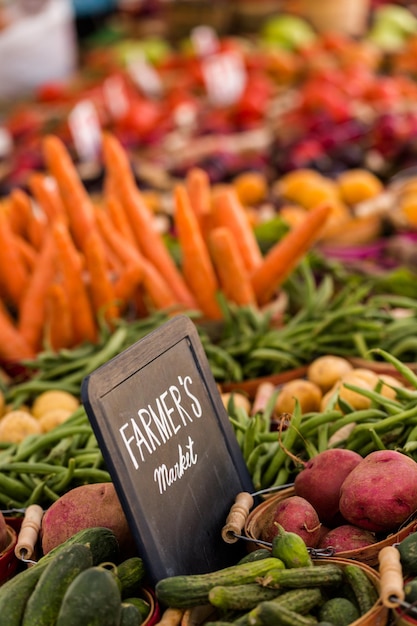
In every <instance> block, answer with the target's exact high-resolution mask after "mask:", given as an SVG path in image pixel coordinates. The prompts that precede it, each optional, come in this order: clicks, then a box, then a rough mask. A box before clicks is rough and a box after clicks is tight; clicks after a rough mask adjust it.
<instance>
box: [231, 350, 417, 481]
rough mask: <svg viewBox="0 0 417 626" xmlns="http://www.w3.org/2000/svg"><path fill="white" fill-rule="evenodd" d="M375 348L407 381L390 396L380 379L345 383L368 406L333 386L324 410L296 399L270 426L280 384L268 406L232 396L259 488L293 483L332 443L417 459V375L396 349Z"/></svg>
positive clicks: (236, 424) (234, 419)
mask: <svg viewBox="0 0 417 626" xmlns="http://www.w3.org/2000/svg"><path fill="white" fill-rule="evenodd" d="M376 352H377V356H379V357H380V358H382V359H385V360H386V361H388V362H389V363H390V364H391V365H393V366H394V367H395V368H396V370H397V371H398V373H399V374H400V376H401V377H402V378H403V380H404V381H405V383H406V385H405V386H401V387H400V386H398V387H397V386H396V387H395V389H396V397H395V399H391V398H387V397H386V395H383V394H382V393H381V389H380V385H377V386H376V388H375V389H374V390H368V389H363V388H362V387H358V386H356V385H350V384H347V383H346V387H348V388H349V389H351V390H352V391H355V392H356V393H359V394H362V395H363V396H364V397H366V398H368V399H369V400H370V406H369V408H367V409H361V410H358V409H354V408H353V407H352V406H350V405H349V404H348V403H347V402H346V401H343V400H342V399H341V398H339V396H338V394H337V392H335V394H334V396H333V398H332V401H331V402H330V404H329V405H328V406H327V408H326V410H324V411H321V412H319V411H317V412H311V413H305V414H302V413H301V411H300V407H299V405H298V404H296V406H295V410H294V412H293V414H292V415H286V416H285V419H284V420H283V422H285V423H284V425H283V428H278V429H277V430H274V431H271V423H272V418H273V417H274V414H273V407H274V402H275V399H276V395H277V394H278V393H279V388H277V390H276V393H275V394H274V395H273V396H272V398H271V399H270V401H269V403H268V405H267V407H266V408H265V410H264V411H263V412H258V413H256V414H255V415H254V416H250V415H249V414H248V413H247V412H246V410H245V409H244V408H242V407H240V406H237V403H235V402H234V401H233V396H232V398H231V400H230V402H229V405H228V413H229V419H230V421H231V424H232V426H233V428H234V431H235V433H236V437H237V440H238V442H239V445H240V448H241V450H242V453H243V456H244V459H245V462H246V464H247V467H248V469H249V472H250V474H251V476H252V480H253V483H254V487H255V489H256V490H261V489H271V488H273V487H280V486H283V485H286V484H289V483H292V482H293V481H294V478H295V476H296V475H297V472H298V471H300V470H301V469H302V467H303V465H304V463H305V462H306V461H307V460H308V459H310V458H312V457H314V456H315V455H317V454H318V453H319V452H321V451H323V450H326V449H328V448H329V447H342V448H347V449H349V450H354V451H355V452H357V453H359V454H360V455H361V456H366V455H367V454H369V453H370V452H373V451H375V450H384V449H395V450H398V451H400V452H402V453H404V454H407V455H408V456H410V457H411V458H413V459H414V460H416V461H417V376H416V374H415V373H414V372H413V371H412V370H411V369H410V368H409V367H408V366H407V365H405V364H404V363H403V362H402V361H400V360H398V359H397V358H396V357H395V356H393V355H392V354H390V353H387V352H385V351H384V350H381V349H379V350H377V351H376ZM336 404H337V408H335V406H336ZM278 417H279V416H278ZM349 425H350V428H349V429H348V430H347V434H346V435H345V436H342V437H339V438H338V440H337V443H335V444H332V443H331V442H332V439H333V437H334V435H335V434H336V433H343V432H344V431H346V427H347V426H349ZM342 429H343V430H342Z"/></svg>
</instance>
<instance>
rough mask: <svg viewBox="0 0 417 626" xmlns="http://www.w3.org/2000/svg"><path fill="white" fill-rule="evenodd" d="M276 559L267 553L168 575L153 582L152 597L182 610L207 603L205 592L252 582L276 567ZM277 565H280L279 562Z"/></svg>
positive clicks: (206, 593) (277, 560) (207, 593)
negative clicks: (217, 567) (253, 558)
mask: <svg viewBox="0 0 417 626" xmlns="http://www.w3.org/2000/svg"><path fill="white" fill-rule="evenodd" d="M277 562H279V559H276V558H275V557H273V556H271V557H269V558H267V559H261V560H260V561H252V562H251V563H242V564H237V565H231V566H230V567H225V568H223V569H220V570H217V571H215V572H209V573H208V574H191V575H188V576H187V575H184V576H181V575H180V576H170V577H168V578H163V579H162V580H159V581H158V582H157V583H156V586H155V591H156V596H157V598H158V600H159V602H161V604H164V605H166V606H170V607H172V608H177V609H182V608H191V607H193V606H197V605H199V604H205V603H207V602H208V596H209V591H210V589H212V588H213V587H215V586H216V585H237V584H244V583H250V582H255V581H256V580H257V578H259V577H262V576H266V575H267V574H268V572H269V571H270V570H271V569H276V568H277ZM280 566H281V564H280Z"/></svg>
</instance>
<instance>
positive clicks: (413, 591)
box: [404, 578, 417, 604]
mask: <svg viewBox="0 0 417 626" xmlns="http://www.w3.org/2000/svg"><path fill="white" fill-rule="evenodd" d="M404 595H405V597H404V600H406V602H409V603H410V604H415V603H417V578H412V579H411V580H408V581H406V582H405V583H404Z"/></svg>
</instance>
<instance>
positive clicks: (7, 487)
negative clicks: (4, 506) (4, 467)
mask: <svg viewBox="0 0 417 626" xmlns="http://www.w3.org/2000/svg"><path fill="white" fill-rule="evenodd" d="M0 491H1V493H3V494H4V495H7V496H9V497H13V498H18V499H21V500H25V499H26V498H27V497H28V496H29V495H30V489H28V487H27V486H26V485H25V484H24V483H22V481H20V480H18V479H16V478H12V477H11V476H7V475H6V474H5V473H4V472H0Z"/></svg>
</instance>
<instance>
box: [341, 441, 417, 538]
mask: <svg viewBox="0 0 417 626" xmlns="http://www.w3.org/2000/svg"><path fill="white" fill-rule="evenodd" d="M339 509H340V512H341V514H342V515H343V517H344V519H345V520H346V521H347V522H349V523H350V524H354V525H355V526H359V527H360V528H365V529H367V530H370V531H373V532H382V533H387V532H390V531H393V530H396V529H397V528H398V527H399V526H400V525H401V524H403V523H404V522H405V521H406V520H407V519H408V518H409V517H410V515H412V514H413V513H414V512H415V511H416V509H417V463H416V462H415V461H414V460H413V459H411V458H410V457H408V456H406V455H405V454H402V453H401V452H397V451H395V450H378V451H376V452H372V453H371V454H368V456H366V457H365V458H364V459H363V461H361V463H359V464H358V465H357V466H356V467H355V468H354V469H353V470H352V471H351V472H350V474H349V475H348V476H347V478H346V479H345V481H344V482H343V484H342V486H341V489H340V502H339Z"/></svg>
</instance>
